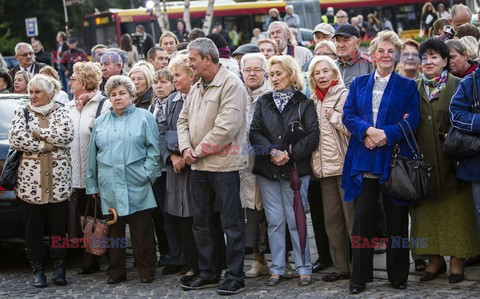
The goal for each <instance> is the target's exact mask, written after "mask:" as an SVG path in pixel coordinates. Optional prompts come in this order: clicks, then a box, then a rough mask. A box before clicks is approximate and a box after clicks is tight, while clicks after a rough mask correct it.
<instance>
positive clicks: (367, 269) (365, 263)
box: [351, 178, 410, 284]
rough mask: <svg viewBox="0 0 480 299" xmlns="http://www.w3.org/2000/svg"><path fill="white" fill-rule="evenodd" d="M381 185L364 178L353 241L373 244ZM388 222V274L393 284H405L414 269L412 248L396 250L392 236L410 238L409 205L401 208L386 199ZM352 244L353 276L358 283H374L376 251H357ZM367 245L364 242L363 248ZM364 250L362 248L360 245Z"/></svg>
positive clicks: (354, 225) (357, 206) (384, 204)
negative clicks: (410, 253)
mask: <svg viewBox="0 0 480 299" xmlns="http://www.w3.org/2000/svg"><path fill="white" fill-rule="evenodd" d="M379 195H380V186H379V183H378V179H367V178H364V179H363V190H362V192H361V193H360V194H359V195H358V197H357V198H356V199H355V220H354V223H353V232H352V234H353V236H352V237H353V238H355V237H357V238H358V237H361V238H362V240H363V238H367V239H368V240H369V241H370V242H371V240H372V238H373V237H374V235H375V215H376V213H377V211H376V210H377V208H378V204H377V201H378V196H379ZM383 206H384V210H385V218H386V222H387V227H386V232H387V237H388V238H389V241H388V243H387V274H388V280H389V281H390V282H391V283H392V284H399V283H402V282H405V281H406V280H407V278H408V270H409V268H410V259H409V248H402V246H400V248H393V246H392V241H391V238H392V237H396V238H399V237H401V238H408V206H397V205H395V204H393V203H392V202H391V201H390V200H389V199H388V198H387V197H386V196H383ZM355 243H356V242H354V241H352V247H353V248H352V256H353V261H352V276H351V281H352V283H354V284H363V283H367V282H371V281H373V248H356V247H355V246H354V245H355ZM362 243H363V242H360V244H361V245H363V244H362ZM360 247H361V246H360Z"/></svg>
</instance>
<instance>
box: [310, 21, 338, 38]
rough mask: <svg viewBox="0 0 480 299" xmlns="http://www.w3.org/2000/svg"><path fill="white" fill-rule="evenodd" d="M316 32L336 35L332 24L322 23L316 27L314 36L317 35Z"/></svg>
mask: <svg viewBox="0 0 480 299" xmlns="http://www.w3.org/2000/svg"><path fill="white" fill-rule="evenodd" d="M316 32H321V33H324V34H327V35H334V34H335V29H333V27H332V25H330V24H327V23H320V24H318V25H317V26H315V29H314V30H313V34H315V33H316Z"/></svg>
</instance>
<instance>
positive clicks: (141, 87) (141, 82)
mask: <svg viewBox="0 0 480 299" xmlns="http://www.w3.org/2000/svg"><path fill="white" fill-rule="evenodd" d="M152 76H153V73H152V72H151V71H150V69H148V68H147V67H145V66H136V67H133V68H132V69H131V70H130V72H129V73H128V77H129V78H130V79H131V80H132V82H133V84H134V85H135V90H136V94H135V99H134V100H133V103H134V104H135V107H138V108H143V109H148V107H150V105H151V104H152V100H153V88H152V84H153V79H152Z"/></svg>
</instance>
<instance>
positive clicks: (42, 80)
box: [28, 74, 60, 98]
mask: <svg viewBox="0 0 480 299" xmlns="http://www.w3.org/2000/svg"><path fill="white" fill-rule="evenodd" d="M32 87H33V88H37V89H40V90H43V91H45V92H46V93H47V94H48V95H49V96H50V97H51V98H53V97H54V96H55V95H56V94H57V93H58V92H59V91H60V82H58V81H57V80H55V79H54V78H52V77H49V76H46V75H42V74H36V75H35V76H33V78H32V79H31V80H30V81H29V82H28V92H29V93H30V89H32Z"/></svg>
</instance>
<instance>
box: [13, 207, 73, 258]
mask: <svg viewBox="0 0 480 299" xmlns="http://www.w3.org/2000/svg"><path fill="white" fill-rule="evenodd" d="M21 203H22V213H23V216H22V218H23V225H24V227H25V253H26V255H27V258H28V259H29V260H38V259H42V258H44V257H45V255H46V251H45V245H44V243H43V236H44V235H48V236H49V237H50V239H51V238H52V236H53V237H57V238H58V237H60V238H61V241H60V244H62V243H63V240H64V238H66V237H67V214H68V201H62V202H59V203H47V204H42V205H38V204H30V203H26V202H24V201H21ZM49 255H50V257H51V258H53V259H56V258H66V257H67V248H66V247H65V248H52V246H50V249H49Z"/></svg>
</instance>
